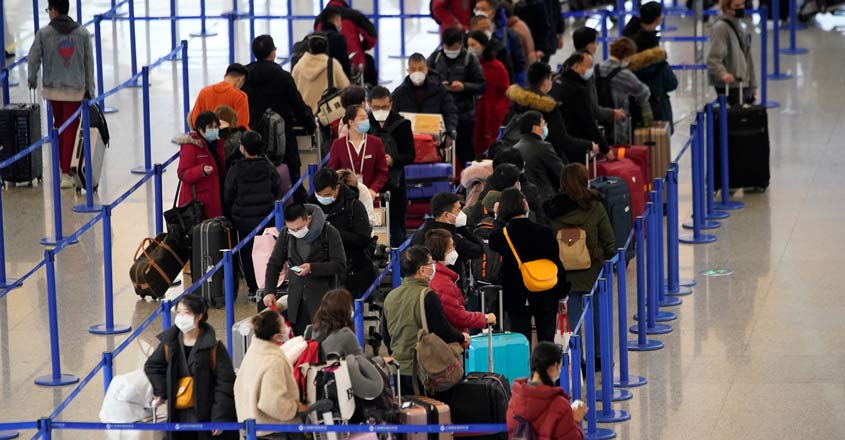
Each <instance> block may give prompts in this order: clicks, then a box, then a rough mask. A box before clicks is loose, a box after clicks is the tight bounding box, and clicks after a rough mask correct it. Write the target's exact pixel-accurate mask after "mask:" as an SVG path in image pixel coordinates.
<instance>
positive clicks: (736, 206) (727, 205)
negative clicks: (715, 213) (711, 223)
mask: <svg viewBox="0 0 845 440" xmlns="http://www.w3.org/2000/svg"><path fill="white" fill-rule="evenodd" d="M713 208H715V209H719V210H723V209H727V210H728V211H739V210H740V209H744V208H745V203H743V202H736V201H733V200H729V201H727V202H719V203H716V204H714V205H713Z"/></svg>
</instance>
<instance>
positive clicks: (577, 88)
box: [557, 52, 615, 162]
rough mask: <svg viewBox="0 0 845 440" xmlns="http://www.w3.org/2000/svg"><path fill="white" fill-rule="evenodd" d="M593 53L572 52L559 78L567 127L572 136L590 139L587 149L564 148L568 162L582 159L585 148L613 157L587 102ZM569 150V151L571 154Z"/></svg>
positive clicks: (562, 111) (564, 120)
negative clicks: (590, 144) (590, 146)
mask: <svg viewBox="0 0 845 440" xmlns="http://www.w3.org/2000/svg"><path fill="white" fill-rule="evenodd" d="M594 73H595V70H594V69H593V56H592V55H591V54H590V53H589V52H575V53H574V54H572V55H571V56H570V57H569V58H567V59H566V61H565V62H564V63H563V72H562V73H561V75H560V77H559V79H560V95H559V97H558V98H557V99H559V100H560V101H561V102H563V103H565V105H564V106H563V107H562V108H561V113H562V114H563V122H564V123H565V124H566V129H567V130H569V133H571V134H572V135H573V136H578V137H580V138H582V139H587V140H589V141H590V142H592V145H593V147H592V148H591V149H590V148H588V149H581V148H571V149H569V150H567V155H569V156H571V157H570V158H569V161H570V162H575V161H578V162H580V161H582V160H584V156H585V153H587V152H588V151H590V152H592V153H593V154H604V155H605V156H606V157H607V159H608V160H614V159H615V156H614V155H613V151H611V150H610V147H609V146H608V144H607V140H606V139H605V137H604V136H603V135H602V133H601V131H600V130H599V126H598V119H596V116H595V114H594V113H593V112H592V111H589V109H591V108H592V107H591V104H590V102H591V101H590V91H589V89H588V87H589V86H590V83H589V81H590V79H591V78H592V77H593V74H594ZM570 153H571V154H570Z"/></svg>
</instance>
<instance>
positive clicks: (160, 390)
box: [144, 295, 239, 440]
mask: <svg viewBox="0 0 845 440" xmlns="http://www.w3.org/2000/svg"><path fill="white" fill-rule="evenodd" d="M206 321H208V305H207V304H206V303H205V301H204V300H203V299H202V298H200V297H198V296H194V295H185V296H183V297H182V299H180V300H179V302H178V303H176V315H175V317H174V318H173V324H174V325H173V326H171V327H170V328H168V329H167V330H165V331H163V332H162V333H160V334H159V335H158V336H157V338H158V340H159V341H160V344H159V346H158V348H156V350H155V351H154V352H153V354H152V355H151V356H150V358H149V359H147V362H146V363H145V364H144V373H145V374H146V375H147V378H148V379H149V380H150V384H151V385H152V386H153V395H154V396H155V400H154V401H153V404H154V405H156V406H158V405H165V406H166V408H167V423H208V422H213V423H231V422H235V421H236V420H237V416H236V415H235V397H234V391H233V386H234V383H235V371H234V369H233V368H232V361H231V360H230V358H229V353H228V352H227V351H226V347H225V345H224V344H222V343H221V342H220V341H218V340H217V336H216V335H215V334H214V328H212V327H211V326H210V325H209V324H208V323H207V322H206ZM191 396H192V397H191ZM167 438H168V439H170V440H188V439H190V440H194V439H196V440H206V439H211V438H215V439H231V440H236V439H238V438H239V436H238V432H237V431H226V432H221V431H212V432H209V431H199V432H171V433H170V434H169V435H168V437H167Z"/></svg>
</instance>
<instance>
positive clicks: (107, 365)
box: [103, 351, 114, 395]
mask: <svg viewBox="0 0 845 440" xmlns="http://www.w3.org/2000/svg"><path fill="white" fill-rule="evenodd" d="M112 378H114V356H113V355H112V353H111V352H110V351H104V352H103V395H105V394H106V392H107V391H108V390H109V385H111V380H112Z"/></svg>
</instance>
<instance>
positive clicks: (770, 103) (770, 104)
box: [763, 100, 780, 108]
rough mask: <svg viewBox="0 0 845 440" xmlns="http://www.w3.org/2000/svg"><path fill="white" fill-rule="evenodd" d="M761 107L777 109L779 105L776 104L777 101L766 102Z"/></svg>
mask: <svg viewBox="0 0 845 440" xmlns="http://www.w3.org/2000/svg"><path fill="white" fill-rule="evenodd" d="M763 107H766V108H778V107H780V103H779V102H777V101H772V100H767V101H766V102H764V103H763Z"/></svg>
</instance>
